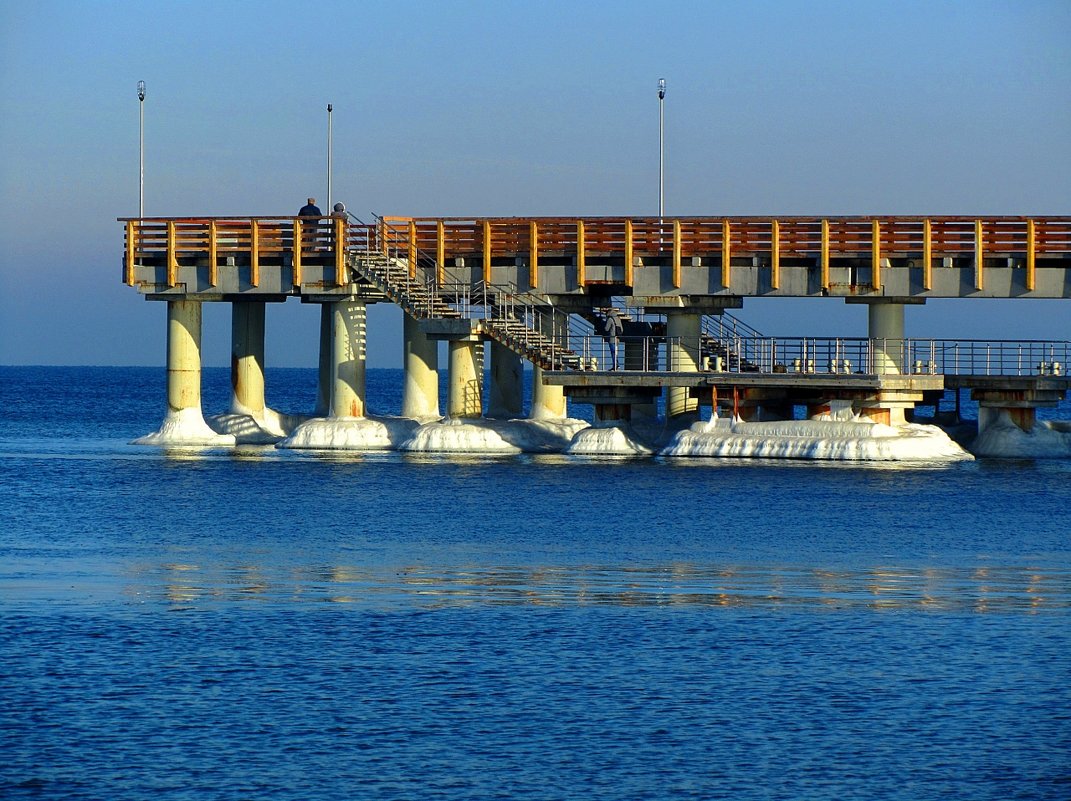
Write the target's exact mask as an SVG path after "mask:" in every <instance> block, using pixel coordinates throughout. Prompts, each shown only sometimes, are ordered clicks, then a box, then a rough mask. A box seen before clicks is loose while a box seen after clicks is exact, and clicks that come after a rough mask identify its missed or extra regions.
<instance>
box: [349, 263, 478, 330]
mask: <svg viewBox="0 0 1071 801" xmlns="http://www.w3.org/2000/svg"><path fill="white" fill-rule="evenodd" d="M347 259H348V262H349V266H350V268H351V269H352V270H353V271H354V272H355V273H356V274H357V275H358V276H360V277H361V278H363V279H364V280H366V281H367V282H368V283H370V284H372V286H374V287H375V288H376V289H378V290H379V291H380V292H382V293H383V294H384V295H386V296H387V297H388V298H390V300H392V301H393V302H394V303H397V304H398V305H399V306H401V307H402V309H403V310H404V311H405V312H406V313H407V314H409V315H410V316H411V317H415V318H417V319H418V320H427V319H431V318H435V319H440V320H443V319H446V320H458V319H461V312H459V311H458V310H457V309H455V308H454V307H453V306H451V305H450V304H449V303H447V302H446V300H445V299H444V298H443V297H442V295H441V293H440V292H439V289H438V287H437V286H436V285H435V282H434V281H429V282H423V281H419V280H417V279H415V278H413V277H411V276H410V275H409V265H408V264H406V262H404V261H402V260H401V259H398V258H395V257H393V256H389V255H384V254H381V253H371V252H368V251H351V252H350V253H348V254H347Z"/></svg>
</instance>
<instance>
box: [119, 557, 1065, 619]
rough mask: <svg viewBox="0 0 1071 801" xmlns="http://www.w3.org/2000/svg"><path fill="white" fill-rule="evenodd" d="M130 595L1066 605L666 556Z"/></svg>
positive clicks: (892, 573)
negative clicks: (639, 561)
mask: <svg viewBox="0 0 1071 801" xmlns="http://www.w3.org/2000/svg"><path fill="white" fill-rule="evenodd" d="M130 579H131V582H132V583H131V584H130V585H128V587H127V593H128V594H129V595H132V596H134V597H139V598H142V599H145V600H163V601H167V602H169V603H171V604H177V605H180V606H192V605H197V604H202V603H211V602H216V603H237V602H243V601H254V600H259V601H264V602H271V603H296V602H333V603H364V604H370V605H375V606H413V605H416V606H423V607H436V606H462V605H473V604H484V605H488V604H492V605H514V606H517V605H533V606H582V605H603V606H617V607H630V606H634V607H651V606H711V607H716V606H722V607H757V608H793V609H806V608H812V609H860V608H867V609H874V610H905V609H906V610H935V611H961V612H962V611H974V612H978V613H986V612H1009V611H1019V612H1036V611H1041V610H1045V609H1066V608H1069V607H1071V571H1066V570H1042V569H1037V568H1026V567H1014V566H1008V567H999V566H998V567H986V568H936V567H931V568H923V569H903V568H891V567H880V566H879V567H869V568H864V569H859V570H828V569H815V568H792V567H783V568H778V567H765V566H729V565H699V564H690V563H674V564H667V565H660V566H648V567H635V566H621V565H588V566H542V567H490V568H485V567H477V566H472V567H464V566H461V567H457V566H451V567H431V566H424V565H414V566H408V567H403V568H399V569H396V570H391V569H386V568H362V567H360V566H356V565H337V566H322V567H298V568H290V569H287V570H283V569H269V568H262V567H259V566H255V565H242V566H222V565H221V566H197V565H187V564H164V565H160V566H158V567H148V568H144V569H141V570H138V571H136V576H132V577H130Z"/></svg>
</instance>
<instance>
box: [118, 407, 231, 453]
mask: <svg viewBox="0 0 1071 801" xmlns="http://www.w3.org/2000/svg"><path fill="white" fill-rule="evenodd" d="M236 443H237V440H236V439H235V437H234V435H233V434H219V433H217V432H215V431H213V430H212V429H211V428H210V427H209V425H208V423H206V422H205V418H204V415H203V414H201V410H200V409H179V410H178V411H174V410H171V411H168V413H167V417H165V418H164V422H163V423H162V424H161V425H160V430H159V431H155V432H153V433H152V434H146V435H145V436H144V437H138V438H137V439H136V440H134V441H133V442H132V443H131V444H133V445H164V446H169V445H180V446H182V445H196V446H199V447H203V446H209V447H215V446H228V445H235V444H236Z"/></svg>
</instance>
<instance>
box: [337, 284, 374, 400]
mask: <svg viewBox="0 0 1071 801" xmlns="http://www.w3.org/2000/svg"><path fill="white" fill-rule="evenodd" d="M366 311H367V309H366V306H365V303H364V301H360V300H345V301H339V302H337V303H332V304H331V314H332V337H331V339H332V348H331V353H332V362H331V416H332V417H364V412H365V409H364V399H365V378H364V377H365V363H364V360H365V351H364V346H365V313H366Z"/></svg>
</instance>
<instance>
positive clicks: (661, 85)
mask: <svg viewBox="0 0 1071 801" xmlns="http://www.w3.org/2000/svg"><path fill="white" fill-rule="evenodd" d="M665 96H666V79H665V78H659V79H658V99H659V100H662V99H663V98H664V97H665Z"/></svg>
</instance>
